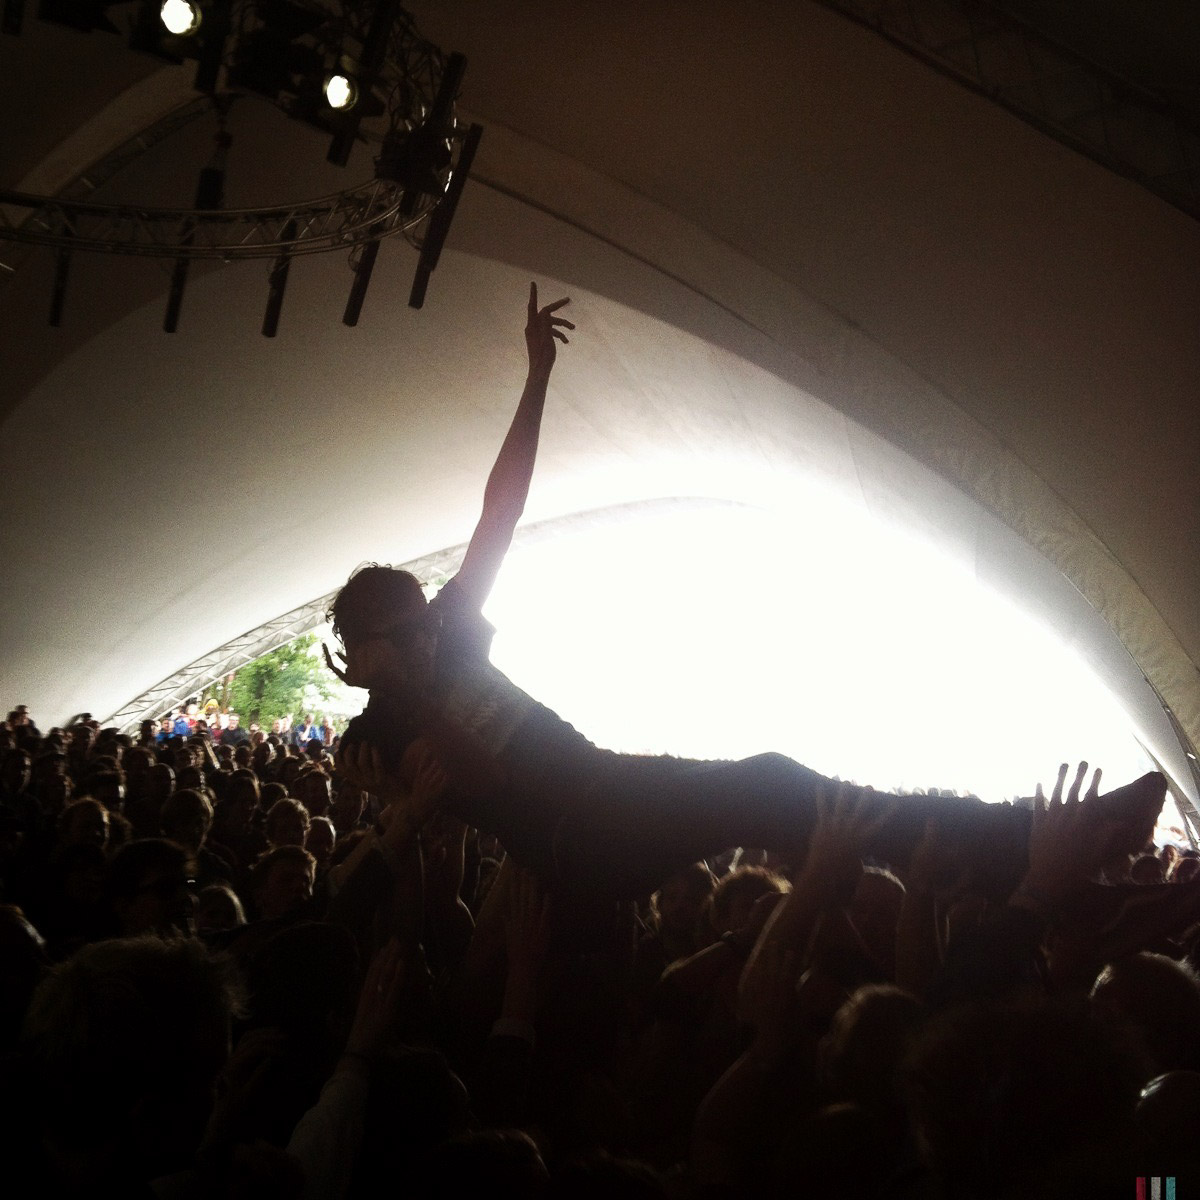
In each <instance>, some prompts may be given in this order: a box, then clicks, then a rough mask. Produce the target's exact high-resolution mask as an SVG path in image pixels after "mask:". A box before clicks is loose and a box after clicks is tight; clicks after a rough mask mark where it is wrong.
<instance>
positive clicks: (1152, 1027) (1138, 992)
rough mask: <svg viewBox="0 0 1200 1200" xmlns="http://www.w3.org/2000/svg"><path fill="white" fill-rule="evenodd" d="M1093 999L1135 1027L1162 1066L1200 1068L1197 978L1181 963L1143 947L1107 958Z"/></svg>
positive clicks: (1199, 985) (1104, 1010)
mask: <svg viewBox="0 0 1200 1200" xmlns="http://www.w3.org/2000/svg"><path fill="white" fill-rule="evenodd" d="M1092 1003H1093V1004H1094V1005H1096V1006H1097V1008H1098V1009H1099V1010H1100V1011H1101V1012H1102V1013H1105V1014H1107V1015H1110V1016H1113V1017H1115V1018H1117V1019H1118V1020H1122V1021H1125V1022H1128V1023H1129V1025H1131V1026H1132V1027H1133V1028H1134V1029H1136V1030H1137V1032H1138V1034H1139V1036H1140V1037H1141V1039H1142V1041H1143V1043H1144V1045H1145V1047H1146V1050H1147V1051H1148V1052H1149V1054H1150V1055H1151V1056H1152V1058H1153V1059H1154V1062H1155V1065H1156V1066H1157V1067H1158V1069H1159V1070H1160V1071H1175V1070H1190V1071H1195V1070H1200V979H1198V978H1197V976H1196V972H1195V971H1193V970H1192V969H1191V967H1189V966H1187V965H1186V964H1185V963H1181V962H1176V961H1175V960H1174V959H1172V958H1168V957H1167V956H1166V955H1165V954H1151V953H1149V952H1147V951H1143V952H1141V953H1138V954H1131V955H1129V956H1128V957H1126V958H1122V959H1119V960H1118V961H1117V962H1114V963H1110V964H1109V965H1108V966H1106V967H1105V968H1104V970H1103V971H1101V972H1100V975H1099V976H1098V977H1097V979H1096V982H1095V984H1094V986H1093V987H1092Z"/></svg>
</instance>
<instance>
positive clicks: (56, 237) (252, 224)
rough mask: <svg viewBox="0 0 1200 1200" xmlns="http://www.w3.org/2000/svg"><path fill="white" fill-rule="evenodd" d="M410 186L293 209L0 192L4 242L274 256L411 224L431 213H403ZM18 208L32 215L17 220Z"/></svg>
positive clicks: (152, 253) (157, 254)
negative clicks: (151, 204) (148, 204)
mask: <svg viewBox="0 0 1200 1200" xmlns="http://www.w3.org/2000/svg"><path fill="white" fill-rule="evenodd" d="M403 196H404V188H403V187H402V186H401V185H400V184H398V183H396V182H393V181H391V180H383V179H373V180H370V181H369V182H367V183H363V184H360V185H358V186H357V187H353V188H349V189H347V190H346V191H343V192H338V193H336V194H335V195H333V196H327V197H324V198H323V199H320V200H310V201H305V202H302V203H300V204H295V205H292V206H290V207H280V208H256V209H251V208H241V209H214V210H209V211H196V210H188V209H175V208H144V207H141V206H136V205H128V204H89V203H87V202H82V201H78V200H62V199H57V198H53V197H49V196H29V195H25V194H24V193H22V192H8V191H0V239H8V240H10V241H15V242H26V243H32V244H34V245H40V246H56V247H60V248H69V249H72V250H94V251H100V252H102V253H106V254H134V255H144V256H147V257H151V258H174V259H179V258H192V259H194V258H219V259H221V260H222V261H225V262H229V261H232V260H234V259H243V258H275V257H276V256H277V255H278V254H279V253H280V252H281V251H283V250H287V252H288V253H289V254H292V255H298V254H320V253H322V252H323V251H326V250H337V249H342V248H348V247H351V246H354V245H355V244H357V243H359V242H366V241H375V240H377V239H378V238H381V237H389V236H391V235H392V234H396V233H400V232H402V231H404V230H405V229H411V228H412V227H413V226H414V225H417V224H419V223H420V222H421V221H422V220H424V218H425V217H426V216H427V215H428V212H429V208H430V207H431V206H430V205H428V204H426V205H422V206H421V207H420V208H419V209H418V211H417V212H416V213H413V214H408V213H405V212H404V211H403V210H402V200H403ZM13 209H16V210H19V211H20V212H23V213H25V216H24V218H23V219H16V216H15V214H14V213H13V211H12V210H13Z"/></svg>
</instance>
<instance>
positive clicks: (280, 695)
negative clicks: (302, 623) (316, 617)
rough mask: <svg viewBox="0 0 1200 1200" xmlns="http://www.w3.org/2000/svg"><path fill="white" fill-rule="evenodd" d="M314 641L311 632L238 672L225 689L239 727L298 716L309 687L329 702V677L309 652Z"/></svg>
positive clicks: (315, 636) (314, 656) (315, 640)
mask: <svg viewBox="0 0 1200 1200" xmlns="http://www.w3.org/2000/svg"><path fill="white" fill-rule="evenodd" d="M316 642H317V635H316V634H315V633H306V634H304V635H302V636H301V637H298V638H296V640H295V641H292V642H288V643H287V644H286V645H283V646H280V647H278V649H275V650H272V651H271V652H270V653H269V654H264V655H263V656H262V658H256V659H255V660H254V661H253V662H252V663H247V664H246V665H245V666H244V667H240V668H239V669H238V671H237V673H236V674H235V675H234V676H233V681H232V683H231V684H230V687H229V708H230V710H231V711H232V712H236V713H237V714H238V715H239V716H240V717H241V718H242V723H243V724H246V725H248V724H249V723H250V722H251V721H259V722H262V721H273V720H274V719H275V718H276V717H282V716H286V715H287V714H289V713H298V712H299V710H300V708H301V707H302V706H303V704H304V696H305V693H306V692H307V691H308V690H309V689H310V688H315V689H316V690H317V691H318V692H319V693H320V695H321V696H322V698H323V699H326V700H328V699H329V697H330V696H331V695H332V692H331V690H330V675H329V673H328V672H327V671H326V670H325V668H324V667H323V666H322V665H321V662H320V660H319V659H318V658H317V657H316V655H315V654H313V652H312V650H313V647H314V646H315V645H316Z"/></svg>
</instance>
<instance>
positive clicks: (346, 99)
mask: <svg viewBox="0 0 1200 1200" xmlns="http://www.w3.org/2000/svg"><path fill="white" fill-rule="evenodd" d="M325 99H326V100H327V101H328V103H329V107H330V108H336V109H337V110H338V111H339V112H345V111H346V109H349V108H353V107H354V104H355V101H357V99H358V86H357V85H356V84H355V82H354V80H353V79H351V78H350V76H349V75H343V74H341V73H340V72H338V73H337V74H334V75H330V76H329V78H328V79H326V80H325Z"/></svg>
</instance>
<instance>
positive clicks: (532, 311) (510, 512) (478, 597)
mask: <svg viewBox="0 0 1200 1200" xmlns="http://www.w3.org/2000/svg"><path fill="white" fill-rule="evenodd" d="M567 303H568V301H567V300H556V301H555V302H554V303H553V304H547V305H546V306H545V307H544V308H538V295H537V284H536V283H531V284H530V285H529V316H528V321H527V322H526V325H525V345H526V348H527V349H528V351H529V375H528V377H527V378H526V380H525V390H524V391H523V392H522V393H521V402H520V404H518V405H517V412H516V416H514V417H513V420H512V424H511V425H510V426H509V429H508V434H507V436H506V437H505V439H504V444H503V445H502V446H501V447H500V453H499V454H498V455H497V456H496V462H495V465H494V466H493V467H492V473H491V474H490V475H489V476H488V482H487V488H486V489H485V490H484V493H483V514H482V516H480V518H479V524H478V525H476V526H475V532H474V533H473V534H472V535H471V542H470V545H469V546H468V547H467V554H466V557H465V558H464V559H463V564H462V566H461V567H460V568H459V571H458V575H457V576H456V579H457V581H458V585H459V587H460V588H461V589H462V591H463V592H464V593H465V595H466V596H467V597H468V598H469V599H470V600H471V601H472V602H473V603H474V604H476V605H478V606H479V607H482V606H483V603H484V601H485V600H486V599H487V598H488V593H489V592H491V590H492V584H493V583H495V582H496V575H497V574H498V572H499V570H500V564H501V563H503V562H504V556H505V554H507V553H508V547H509V546H510V545H511V543H512V537H513V531H514V530H515V529H516V527H517V522H518V521H519V520H520V519H521V514H522V513H523V512H524V511H525V500H526V498H527V497H528V495H529V481H530V480H531V479H532V478H533V464H534V460H535V459H536V458H537V448H538V434H539V432H540V430H541V427H542V409H543V407H544V406H545V403H546V385H547V384H548V383H549V381H550V369H551V368H552V367H553V366H554V358H555V354H556V352H557V349H558V348H557V346H555V344H554V343H555V339H557V340H558V341H560V342H564V343H565V342H566V341H567V335H566V334H565V333H564V332H563V330H564V329H574V328H575V326H574V325H572V324H571V322H570V321H567V320H564V319H563V318H562V317H559V316H556V315H555V314H556V313H557V312H558V310H559V309H560V308H562V307H563V305H564V304H567Z"/></svg>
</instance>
